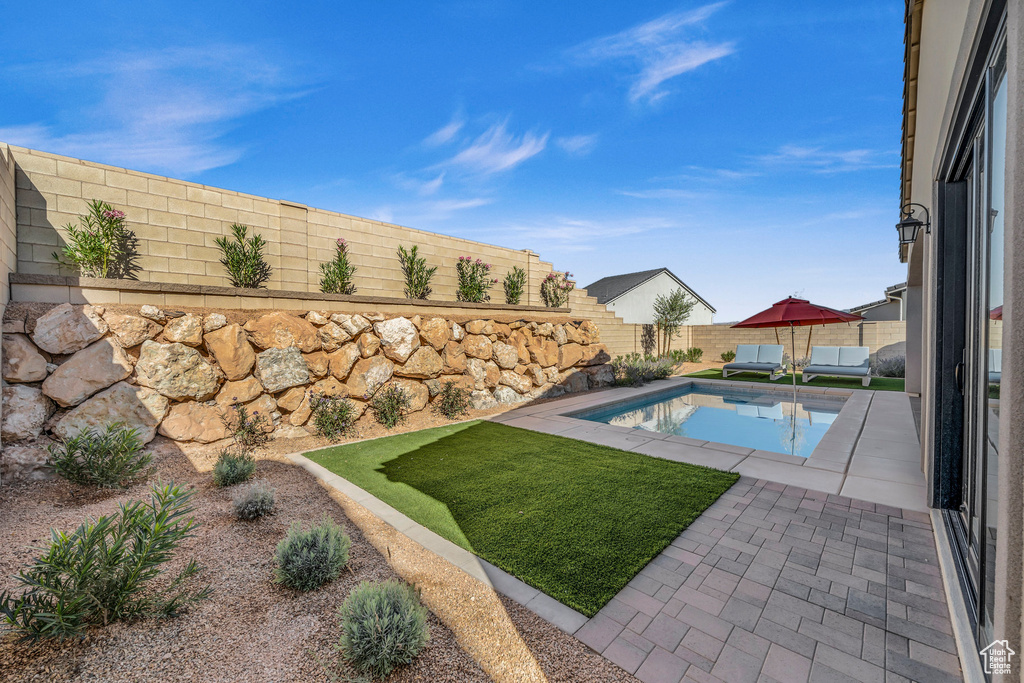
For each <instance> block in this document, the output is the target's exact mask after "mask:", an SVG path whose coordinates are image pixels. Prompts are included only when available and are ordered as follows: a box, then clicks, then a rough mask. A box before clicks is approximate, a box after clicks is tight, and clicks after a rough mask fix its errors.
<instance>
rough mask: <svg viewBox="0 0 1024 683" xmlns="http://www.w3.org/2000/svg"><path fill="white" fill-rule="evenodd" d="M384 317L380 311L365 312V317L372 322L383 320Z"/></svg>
mask: <svg viewBox="0 0 1024 683" xmlns="http://www.w3.org/2000/svg"><path fill="white" fill-rule="evenodd" d="M384 317H385V316H384V314H383V313H380V312H375V313H367V314H366V319H367V320H369V321H370V322H372V323H379V322H380V321H382V320H384Z"/></svg>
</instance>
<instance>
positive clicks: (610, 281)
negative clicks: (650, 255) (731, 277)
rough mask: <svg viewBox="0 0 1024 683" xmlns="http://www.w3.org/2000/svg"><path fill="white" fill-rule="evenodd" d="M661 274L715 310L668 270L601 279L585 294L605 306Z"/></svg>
mask: <svg viewBox="0 0 1024 683" xmlns="http://www.w3.org/2000/svg"><path fill="white" fill-rule="evenodd" d="M661 273H668V274H669V275H670V276H671V277H672V279H673V280H675V281H676V282H678V283H679V285H680V286H681V287H682V288H683V289H685V290H686V291H688V292H689V293H690V294H692V295H693V296H694V297H695V298H696V299H697V300H698V301H700V302H701V303H702V304H704V305H705V306H707V307H708V308H710V309H711V310H712V312H713V311H714V310H715V307H714V306H712V305H711V304H709V303H708V302H707V301H705V300H704V298H703V297H701V295H699V294H697V292H695V291H693V290H692V289H691V288H690V286H689V285H687V284H686V283H685V282H683V281H682V280H680V279H679V278H678V277H676V275H675V273H673V272H672V271H671V270H669V269H668V268H655V269H653V270H641V271H639V272H637V273H625V274H623V275H609V276H608V277H603V278H601V279H600V280H598V281H597V282H593V283H591V284H589V285H587V286H586V287H584V289H586V290H587V294H589V295H590V296H592V297H594V298H596V299H597V303H599V304H606V303H608V302H609V301H611V300H612V299H617V298H618V297H620V296H622V295H623V294H625V293H626V292H628V291H629V290H631V289H634V288H636V287H639V286H640V285H642V284H643V283H645V282H647V281H648V280H650V279H651V278H653V277H655V276H657V275H660V274H661Z"/></svg>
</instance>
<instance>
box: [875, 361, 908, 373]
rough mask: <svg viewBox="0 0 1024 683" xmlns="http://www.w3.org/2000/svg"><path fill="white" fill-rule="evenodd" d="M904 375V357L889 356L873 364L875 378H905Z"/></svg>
mask: <svg viewBox="0 0 1024 683" xmlns="http://www.w3.org/2000/svg"><path fill="white" fill-rule="evenodd" d="M906 374H907V358H906V356H890V357H888V358H883V359H882V360H880V361H877V362H876V363H875V376H876V377H905V376H906Z"/></svg>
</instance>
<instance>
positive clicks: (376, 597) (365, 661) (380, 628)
mask: <svg viewBox="0 0 1024 683" xmlns="http://www.w3.org/2000/svg"><path fill="white" fill-rule="evenodd" d="M338 616H339V617H340V621H341V640H340V642H339V649H340V650H341V653H342V654H343V655H344V656H345V658H346V659H348V661H349V662H350V663H351V664H352V666H353V668H355V669H356V670H357V671H359V672H360V673H363V674H368V675H371V676H374V677H376V678H385V677H386V676H387V675H388V674H390V673H391V672H392V671H393V670H394V669H395V667H397V666H399V665H402V664H409V663H410V662H412V660H413V659H415V658H416V655H418V654H419V653H420V651H421V650H422V649H423V648H424V646H426V644H427V642H428V641H429V640H430V629H429V627H428V626H427V608H426V607H424V606H423V605H422V604H421V603H420V599H419V595H417V593H416V591H415V590H414V589H413V588H412V587H411V586H408V585H406V584H404V583H402V582H400V581H396V580H394V579H392V580H389V581H383V582H380V583H370V582H368V581H364V582H362V583H360V584H359V585H358V586H356V587H355V588H354V589H352V592H351V593H349V594H348V597H347V598H345V602H344V603H343V604H342V606H341V609H339V610H338Z"/></svg>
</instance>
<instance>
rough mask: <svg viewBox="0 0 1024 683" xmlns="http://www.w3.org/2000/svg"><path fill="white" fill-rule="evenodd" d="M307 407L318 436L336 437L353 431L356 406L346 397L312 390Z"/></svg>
mask: <svg viewBox="0 0 1024 683" xmlns="http://www.w3.org/2000/svg"><path fill="white" fill-rule="evenodd" d="M309 407H310V410H311V411H312V414H313V420H312V422H313V429H315V430H316V433H317V435H318V436H322V437H325V438H327V439H338V438H341V437H343V436H348V435H349V434H353V433H355V429H356V407H355V406H354V405H352V402H351V401H349V400H348V399H347V398H345V397H343V396H326V395H324V394H321V393H319V392H313V393H311V394H310V396H309Z"/></svg>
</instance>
